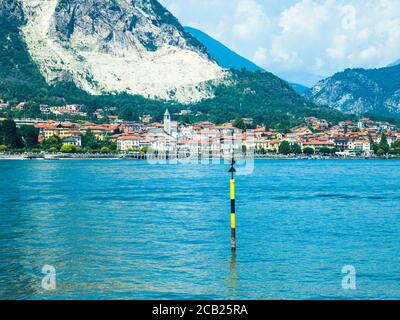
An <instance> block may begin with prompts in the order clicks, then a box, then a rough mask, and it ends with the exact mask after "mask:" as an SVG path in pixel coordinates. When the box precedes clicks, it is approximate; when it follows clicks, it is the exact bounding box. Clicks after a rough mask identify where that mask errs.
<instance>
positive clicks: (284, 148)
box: [279, 141, 291, 155]
mask: <svg viewBox="0 0 400 320" xmlns="http://www.w3.org/2000/svg"><path fill="white" fill-rule="evenodd" d="M279 153H280V154H284V155H288V154H290V153H291V147H290V143H289V142H287V141H282V142H281V144H280V145H279Z"/></svg>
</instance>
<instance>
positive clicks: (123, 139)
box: [117, 136, 140, 151]
mask: <svg viewBox="0 0 400 320" xmlns="http://www.w3.org/2000/svg"><path fill="white" fill-rule="evenodd" d="M139 148H140V137H139V136H120V137H119V138H117V149H118V150H119V151H129V150H132V149H139Z"/></svg>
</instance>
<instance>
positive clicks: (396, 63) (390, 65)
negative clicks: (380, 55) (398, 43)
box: [388, 59, 400, 67]
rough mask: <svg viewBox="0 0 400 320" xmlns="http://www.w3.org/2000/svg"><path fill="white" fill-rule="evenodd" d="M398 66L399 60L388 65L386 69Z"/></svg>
mask: <svg viewBox="0 0 400 320" xmlns="http://www.w3.org/2000/svg"><path fill="white" fill-rule="evenodd" d="M399 64H400V59H399V60H396V61H395V62H393V63H391V64H389V65H388V67H394V66H398V65H399Z"/></svg>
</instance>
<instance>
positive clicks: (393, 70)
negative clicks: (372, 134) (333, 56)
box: [306, 65, 400, 116]
mask: <svg viewBox="0 0 400 320" xmlns="http://www.w3.org/2000/svg"><path fill="white" fill-rule="evenodd" d="M306 97H307V98H308V99H309V100H310V101H312V102H314V103H317V104H319V105H328V106H330V107H331V108H334V109H337V110H340V111H342V112H346V113H352V114H363V113H371V114H379V115H398V116H400V65H396V66H392V67H387V68H381V69H369V70H367V69H347V70H345V71H343V72H340V73H337V74H335V75H334V76H332V77H330V78H327V79H325V80H322V81H320V82H319V83H317V85H315V86H314V87H313V88H312V89H311V90H310V91H309V92H308V93H307V94H306Z"/></svg>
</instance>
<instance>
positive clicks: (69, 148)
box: [60, 144, 76, 153]
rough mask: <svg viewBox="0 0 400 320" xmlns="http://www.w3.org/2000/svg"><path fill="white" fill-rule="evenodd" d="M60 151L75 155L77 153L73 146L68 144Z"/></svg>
mask: <svg viewBox="0 0 400 320" xmlns="http://www.w3.org/2000/svg"><path fill="white" fill-rule="evenodd" d="M60 151H61V152H62V153H74V152H76V148H75V146H74V145H73V144H66V145H63V146H62V147H61V150H60Z"/></svg>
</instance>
